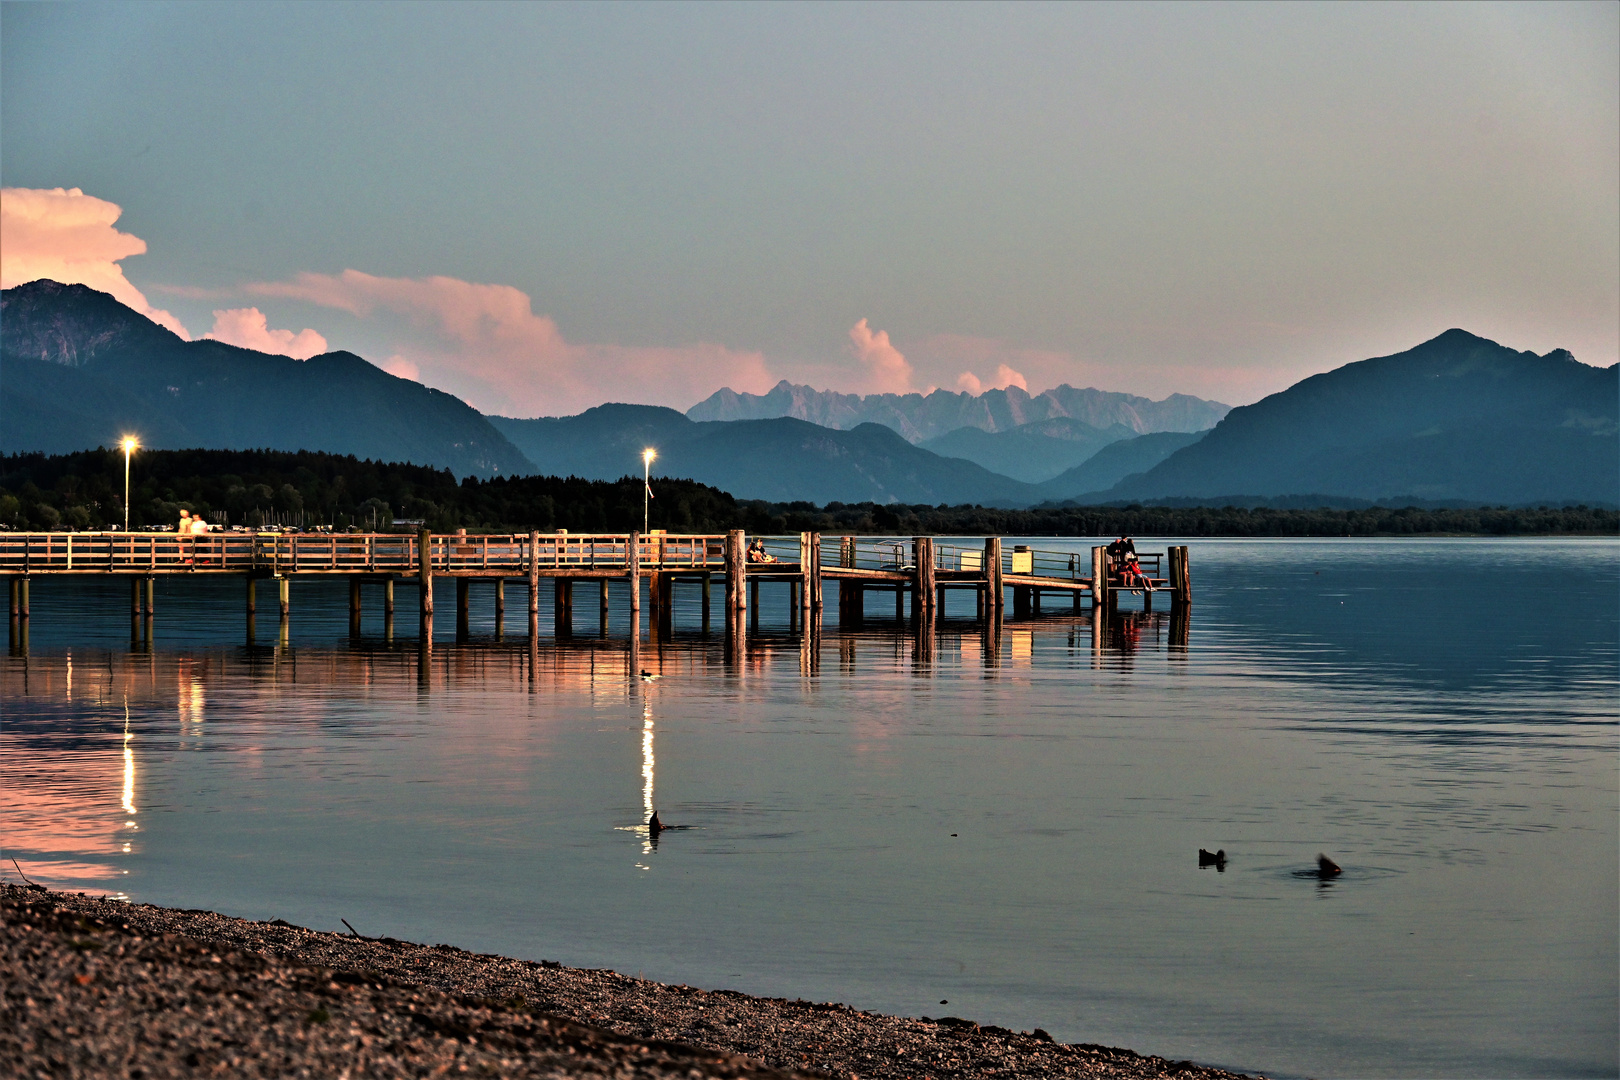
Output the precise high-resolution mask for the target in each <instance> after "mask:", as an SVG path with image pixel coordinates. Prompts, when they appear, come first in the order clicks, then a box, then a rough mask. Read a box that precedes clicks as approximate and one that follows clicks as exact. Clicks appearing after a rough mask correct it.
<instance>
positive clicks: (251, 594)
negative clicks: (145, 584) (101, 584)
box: [135, 574, 259, 616]
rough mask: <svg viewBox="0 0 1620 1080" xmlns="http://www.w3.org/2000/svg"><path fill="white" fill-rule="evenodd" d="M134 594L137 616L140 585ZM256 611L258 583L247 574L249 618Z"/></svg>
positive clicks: (139, 601)
mask: <svg viewBox="0 0 1620 1080" xmlns="http://www.w3.org/2000/svg"><path fill="white" fill-rule="evenodd" d="M135 592H136V595H135V611H136V613H137V614H139V613H140V610H141V597H140V585H139V584H137V585H136V586H135ZM258 610H259V581H258V579H257V578H255V577H254V576H253V575H252V574H249V575H248V579H247V613H248V615H250V616H251V615H255V614H257V613H258Z"/></svg>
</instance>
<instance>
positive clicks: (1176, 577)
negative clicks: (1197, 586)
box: [1170, 546, 1192, 611]
mask: <svg viewBox="0 0 1620 1080" xmlns="http://www.w3.org/2000/svg"><path fill="white" fill-rule="evenodd" d="M1170 586H1171V588H1173V589H1174V590H1175V592H1173V593H1171V594H1170V608H1171V610H1172V611H1174V610H1175V609H1176V608H1177V607H1186V606H1187V605H1188V604H1191V603H1192V572H1191V571H1190V569H1189V568H1188V566H1187V549H1186V547H1184V546H1177V547H1173V548H1171V549H1170Z"/></svg>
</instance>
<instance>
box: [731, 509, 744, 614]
mask: <svg viewBox="0 0 1620 1080" xmlns="http://www.w3.org/2000/svg"><path fill="white" fill-rule="evenodd" d="M747 580H748V538H747V537H746V536H744V535H743V531H742V530H741V529H732V530H730V531H728V532H727V533H726V611H727V612H728V617H729V613H730V612H733V611H745V610H747V608H748V594H747V592H745V591H744V585H745V584H746V582H747Z"/></svg>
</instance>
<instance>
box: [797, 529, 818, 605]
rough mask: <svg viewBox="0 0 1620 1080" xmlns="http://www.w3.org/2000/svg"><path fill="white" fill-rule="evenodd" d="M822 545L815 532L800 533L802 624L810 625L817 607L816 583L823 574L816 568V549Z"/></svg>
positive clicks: (799, 589)
mask: <svg viewBox="0 0 1620 1080" xmlns="http://www.w3.org/2000/svg"><path fill="white" fill-rule="evenodd" d="M820 546H821V543H820V538H819V537H817V536H816V534H815V533H812V532H802V533H800V534H799V588H798V594H799V595H798V601H799V623H800V625H801V626H809V625H810V612H811V610H812V609H813V608H815V607H816V597H815V593H816V585H817V583H819V582H820V581H821V574H820V573H819V572H818V571H817V568H816V551H817V549H818V548H819V547H820Z"/></svg>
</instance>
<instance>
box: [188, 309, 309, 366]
mask: <svg viewBox="0 0 1620 1080" xmlns="http://www.w3.org/2000/svg"><path fill="white" fill-rule="evenodd" d="M203 337H205V338H213V339H214V340H216V341H223V342H225V343H226V344H227V345H240V346H241V347H242V348H244V349H257V350H258V351H259V352H264V353H272V354H274V355H276V356H290V357H292V358H293V359H295V360H308V359H309V358H310V357H312V356H319V355H320V354H321V353H323V352H325V351H326V339H325V338H323V337H322V336H321V335H319V334H317V333H316V332H315V331H313V330H310V329H309V328H307V327H306V328H305V329H303V330H300V331H299V332H298V333H296V334H294V333H293V332H292V331H291V330H271V329H270V328H269V326H268V325H267V320H266V319H265V317H264V313H263V312H262V311H260V310H259V309H258V308H256V307H249V308H227V309H225V310H223V311H215V312H214V328H213V329H212V330H210V331H209V332H208V333H206V334H204V335H203Z"/></svg>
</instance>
